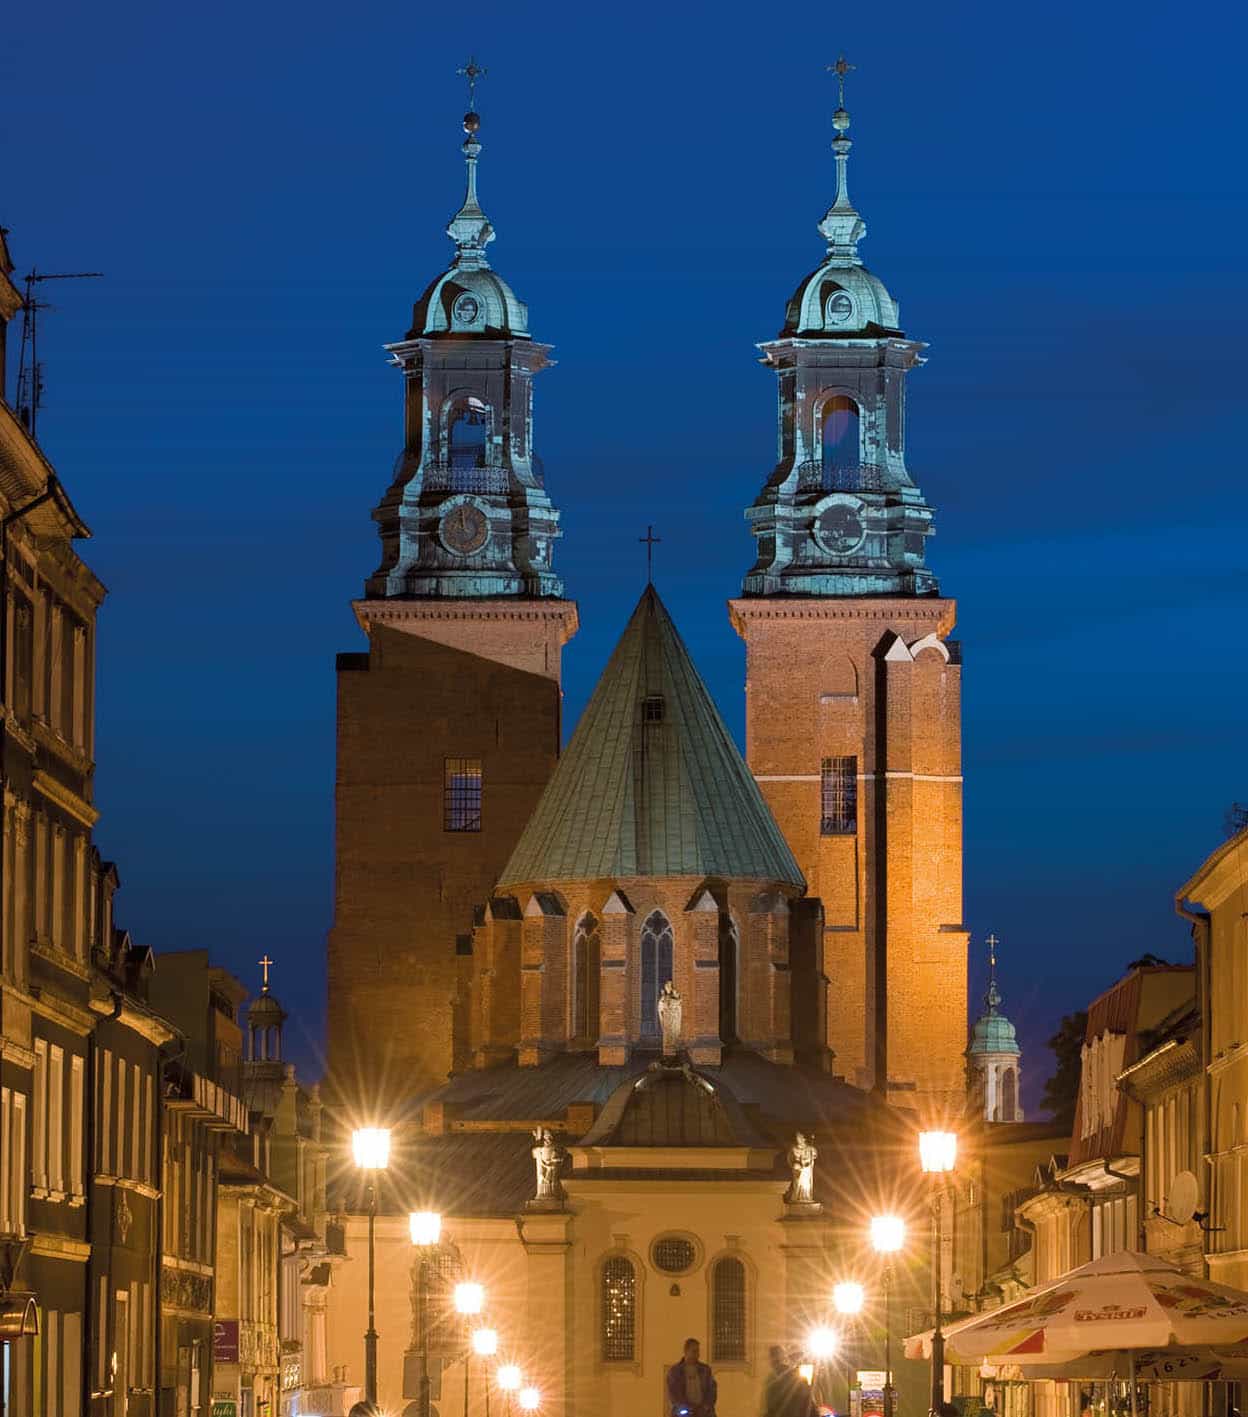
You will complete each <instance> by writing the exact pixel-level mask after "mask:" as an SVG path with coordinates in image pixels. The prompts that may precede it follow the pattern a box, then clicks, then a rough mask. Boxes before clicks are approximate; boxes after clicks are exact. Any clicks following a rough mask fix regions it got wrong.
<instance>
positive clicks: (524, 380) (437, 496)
mask: <svg viewBox="0 0 1248 1417" xmlns="http://www.w3.org/2000/svg"><path fill="white" fill-rule="evenodd" d="M480 72H481V71H480V70H478V69H477V68H476V66H475V64H472V63H470V64H469V66H468V68H467V70H466V71H465V73H466V74H467V76H468V79H469V82H470V86H471V85H472V84H473V83H474V82H475V79H476V78H477V76H478V75H479V73H480ZM470 98H471V89H470ZM470 108H475V105H472V104H471V103H470ZM479 127H480V120H479V119H478V117H477V114H476V113H475V111H470V112H469V113H467V114H466V115H465V117H464V131H465V133H466V134H467V137H466V139H465V142H464V144H463V152H464V160H465V163H466V165H467V192H466V195H465V197H464V202H463V205H462V207H461V208H460V210H459V211H458V212H457V213H456V215H455V216H454V217H453V218H452V220H451V223H450V225H449V227H448V228H447V232H448V235H449V236H450V237H451V239H452V241H454V243H455V247H456V253H455V256H454V259H453V260H452V262H451V265H450V268H449V269H448V270H446V271H445V272H444V273H443V274H442V275H440V276H439V277H438V278H437V279H436V280H435V281H434V282H433V284H432V285H430V286H429V288H428V289H427V290H426V291H425V293H424V294H423V295H422V296H421V298H420V299H419V300H418V301H417V302H416V305H415V308H414V311H413V319H412V327H411V329H410V330H409V331H408V333H407V335H406V337H405V338H404V339H402V340H401V341H399V342H398V343H397V344H392V345H389V346H387V348H388V349H389V352H390V354H391V356H392V362H393V363H394V364H395V365H396V366H397V367H398V368H399V369H400V370H401V371H402V373H403V382H404V398H405V403H404V409H405V419H404V425H405V436H404V444H403V451H402V452H401V453H400V454H399V457H398V460H397V463H396V466H395V475H394V479H393V481H392V483H391V485H390V488H389V490H388V491H387V492H386V494H385V496H384V497H383V498H382V500H381V503H380V505H379V506H378V507H377V509H376V510H375V512H374V513H373V516H374V518H375V520H376V521H377V523H378V525H379V528H380V535H381V547H382V556H381V563H380V565H379V566H378V568H377V570H376V571H375V572H374V573H373V574H372V576H370V577H369V579H368V581H367V584H366V586H365V594H364V598H363V599H362V600H358V601H356V602H354V604H353V607H352V608H353V609H354V611H355V615H356V618H357V620H358V621H359V624H360V627H361V629H363V631H364V632H365V634H366V635H367V636H368V650H367V651H366V652H365V653H362V654H344V655H340V656H339V658H338V760H337V780H336V791H335V811H336V823H337V831H336V842H335V856H336V859H335V866H336V870H335V893H334V924H333V928H332V930H331V932H330V936H329V1009H328V1018H329V1073H330V1078H331V1081H332V1083H333V1085H334V1088H335V1090H336V1094H337V1097H338V1098H339V1100H340V1101H341V1102H343V1103H345V1104H348V1105H350V1104H352V1103H356V1104H360V1103H361V1102H363V1101H365V1100H366V1101H367V1103H368V1105H369V1106H370V1107H371V1108H379V1107H384V1106H385V1105H386V1104H387V1102H389V1101H390V1100H391V1099H393V1098H394V1097H396V1096H398V1095H411V1094H412V1093H415V1092H419V1091H420V1090H422V1089H423V1088H427V1087H430V1086H436V1085H438V1084H439V1083H441V1082H443V1081H444V1080H445V1078H446V1076H447V1074H448V1073H449V1072H450V1071H451V1069H452V1068H453V1067H454V1066H455V1065H456V1062H457V1059H456V1057H455V1055H454V1044H453V1022H454V1016H455V1014H456V1012H457V1011H458V1012H459V1013H460V1014H462V1013H463V1011H464V1010H466V1008H467V987H468V983H469V979H470V967H471V958H470V953H471V940H472V929H473V909H474V907H475V906H476V905H477V903H478V902H480V901H482V900H486V899H488V898H489V895H490V888H491V887H492V885H493V883H494V881H495V879H496V878H497V876H498V874H499V872H500V870H501V869H502V867H503V865H504V864H505V863H506V861H507V858H508V857H509V856H510V854H511V851H512V849H513V847H514V846H515V844H516V841H517V839H518V838H519V836H520V832H521V830H522V829H523V827H524V824H525V822H526V821H527V820H528V818H529V815H530V814H531V812H532V810H533V807H534V806H535V804H536V802H537V799H538V797H539V796H540V795H541V791H542V789H543V787H544V786H545V784H546V781H547V779H548V778H549V776H550V773H551V771H552V770H553V768H554V765H555V761H556V758H557V756H558V752H559V734H560V726H559V709H560V687H559V679H560V657H561V651H562V648H563V645H564V644H565V643H566V642H567V640H568V639H569V638H570V637H571V636H572V635H573V634H574V633H575V631H576V626H577V618H576V606H575V605H574V604H573V603H572V602H571V601H568V600H565V599H564V598H563V586H562V583H561V581H560V580H559V579H558V577H557V576H556V575H555V574H554V572H553V570H552V569H551V553H552V548H553V545H554V541H555V539H556V537H557V536H558V535H559V513H558V511H557V510H556V508H555V507H554V505H553V504H552V502H551V500H550V498H549V497H548V496H547V494H546V491H545V488H544V486H543V476H542V465H541V461H540V459H539V458H538V457H537V456H536V454H535V453H534V451H533V406H532V390H533V377H534V375H535V374H537V373H538V372H539V371H540V370H542V369H544V368H545V367H546V365H547V364H548V363H549V360H548V358H547V356H548V353H549V346H548V345H543V344H538V343H536V342H535V341H534V340H533V339H532V338H531V337H530V335H529V328H528V311H527V309H526V308H525V306H524V305H523V304H522V303H521V302H520V301H519V300H518V299H517V298H516V296H515V294H514V292H513V291H512V290H511V288H510V286H509V285H508V284H507V282H506V281H504V280H503V279H502V278H501V276H499V275H498V274H497V272H495V271H493V270H492V269H491V268H490V263H489V261H488V260H487V258H486V246H487V244H488V243H489V242H491V241H493V239H494V228H493V227H492V226H491V225H490V223H489V221H488V220H487V219H486V217H485V214H484V212H483V211H482V209H481V206H480V204H479V202H478V198H477V161H478V158H479V156H480V153H481V144H480V142H479V141H478V137H477V134H478V129H479Z"/></svg>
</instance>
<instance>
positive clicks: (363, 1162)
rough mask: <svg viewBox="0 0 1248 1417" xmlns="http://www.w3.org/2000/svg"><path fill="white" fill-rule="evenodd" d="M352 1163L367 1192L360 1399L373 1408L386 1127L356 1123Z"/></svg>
mask: <svg viewBox="0 0 1248 1417" xmlns="http://www.w3.org/2000/svg"><path fill="white" fill-rule="evenodd" d="M351 1150H352V1151H353V1152H354V1154H355V1164H356V1165H357V1166H358V1167H359V1168H360V1170H361V1171H363V1172H364V1185H365V1189H366V1191H367V1194H368V1331H367V1332H366V1333H365V1335H364V1401H365V1402H367V1403H368V1405H369V1406H370V1407H371V1408H372V1409H373V1410H374V1411H376V1410H377V1321H376V1314H375V1312H374V1299H375V1288H376V1229H377V1172H378V1171H384V1170H385V1169H386V1167H387V1166H388V1165H389V1164H390V1130H389V1128H388V1127H360V1128H358V1129H357V1130H356V1131H354V1132H352V1134H351Z"/></svg>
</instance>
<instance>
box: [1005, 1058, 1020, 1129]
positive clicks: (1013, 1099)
mask: <svg viewBox="0 0 1248 1417" xmlns="http://www.w3.org/2000/svg"><path fill="white" fill-rule="evenodd" d="M1017 1116H1018V1074H1017V1073H1016V1072H1015V1071H1014V1069H1013V1068H1006V1069H1005V1071H1004V1072H1003V1073H1002V1074H1001V1120H1002V1121H1003V1122H1013V1121H1015V1120H1016V1118H1017Z"/></svg>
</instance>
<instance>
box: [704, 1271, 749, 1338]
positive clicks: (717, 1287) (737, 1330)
mask: <svg viewBox="0 0 1248 1417" xmlns="http://www.w3.org/2000/svg"><path fill="white" fill-rule="evenodd" d="M744 1361H745V1262H744V1260H739V1259H737V1257H736V1256H735V1255H724V1256H723V1257H722V1258H721V1259H718V1260H716V1261H715V1263H714V1264H713V1265H712V1266H711V1362H712V1363H743V1362H744Z"/></svg>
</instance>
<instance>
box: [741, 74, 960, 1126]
mask: <svg viewBox="0 0 1248 1417" xmlns="http://www.w3.org/2000/svg"><path fill="white" fill-rule="evenodd" d="M848 67H849V66H847V65H845V64H844V61H840V63H839V64H838V66H837V71H838V77H839V78H840V79H841V81H842V102H841V106H840V107H838V108H837V110H836V113H835V115H834V117H833V120H832V121H833V126H834V128H835V129H836V137H835V139H834V141H833V143H832V150H833V152H834V153H835V156H836V170H837V187H836V200H835V202H834V203H833V204H832V207H831V208H830V210H829V211H828V212H827V214H826V215H825V217H824V218H823V220H822V221H821V222H820V224H819V231H820V233H821V234H822V236H823V237H824V240H825V241H826V242H827V254H826V256H825V257H824V259H823V261H822V263H821V264H820V265H819V266H818V268H817V269H816V270H815V271H813V272H812V273H811V274H810V275H809V276H807V277H806V279H805V280H803V281H802V283H801V284H800V285H799V286H798V288H797V290H796V292H795V293H794V295H793V297H792V299H791V300H790V301H789V303H788V307H787V309H786V311H785V320H784V327H783V329H782V330H781V331H780V333H779V335H778V336H777V337H776V338H775V339H773V340H769V341H767V342H766V343H764V344H762V345H761V346H760V348H761V349H762V351H763V363H764V364H766V365H768V366H769V367H770V368H771V369H772V370H773V371H774V373H775V375H776V377H777V379H778V381H779V428H778V439H777V442H778V453H779V457H778V461H777V463H776V467H775V471H774V472H773V473H772V474H771V476H770V477H769V478H768V480H767V482H766V484H765V486H764V487H763V489H762V491H761V492H760V494H759V496H758V498H757V499H756V501H755V502H754V504H753V506H752V507H750V509H749V510H748V511H747V513H746V516H747V518H748V520H749V522H750V526H751V529H752V531H753V533H754V536H755V537H756V538H757V541H758V559H757V560H756V561H755V563H754V566H753V567H752V568H751V570H750V572H749V574H748V575H747V576H746V577H745V584H744V587H743V593H742V598H741V599H739V600H734V601H732V602H731V616H732V623H733V626H734V627H735V629H736V630H737V632H738V633H739V634H740V635H741V636H742V638H743V639H744V640H745V643H746V758H747V761H748V763H749V766H750V768H751V770H752V772H753V773H754V776H755V778H756V780H757V781H758V784H759V786H760V787H761V788H762V791H763V795H764V797H765V798H766V800H767V803H768V805H769V806H770V807H771V810H772V812H773V813H774V814H775V817H776V820H777V821H778V822H779V824H780V827H781V830H782V831H783V832H784V834H785V836H786V838H787V839H788V842H789V845H790V847H791V848H792V850H793V853H794V855H795V856H796V857H797V860H798V863H799V865H800V866H801V869H802V872H803V874H804V875H805V877H806V881H807V885H808V890H809V896H808V901H809V904H808V907H807V909H808V912H809V918H808V919H807V922H806V926H807V929H808V931H809V934H810V945H809V948H810V949H811V951H812V952H813V956H814V962H815V965H816V967H817V966H818V963H819V960H820V958H821V959H822V966H823V969H824V972H825V973H826V975H827V977H828V980H829V983H830V988H829V990H828V1014H827V1043H828V1046H829V1047H830V1048H831V1049H832V1050H833V1051H834V1053H835V1058H834V1061H833V1069H834V1071H835V1072H837V1073H839V1074H842V1075H843V1076H845V1077H846V1078H847V1079H848V1080H849V1081H850V1082H853V1083H857V1084H859V1085H862V1086H869V1087H874V1088H876V1089H877V1090H878V1091H880V1092H881V1093H883V1094H885V1095H887V1096H888V1097H889V1098H890V1099H891V1100H892V1101H894V1102H897V1103H899V1104H901V1105H904V1106H910V1107H918V1108H919V1109H921V1110H926V1111H928V1112H932V1111H937V1110H939V1109H940V1108H942V1107H944V1106H946V1105H952V1104H954V1103H955V1102H958V1101H960V1099H961V1097H962V1094H963V1091H964V1059H963V1053H964V1049H965V1046H966V1044H965V1040H966V951H967V931H966V929H965V927H964V926H963V924H962V764H961V744H960V740H961V728H960V717H961V712H960V702H959V700H960V687H961V685H960V681H961V670H960V666H959V654H958V646H957V644H956V643H955V642H954V641H952V640H950V639H949V635H950V633H951V632H952V630H953V626H954V617H955V606H954V602H953V601H952V600H947V599H944V598H942V597H941V595H940V594H939V590H938V587H937V584H936V578H935V576H934V575H933V573H932V572H931V571H930V570H929V569H928V567H927V564H926V561H925V545H926V541H927V538H928V537H929V536H930V535H931V533H932V512H931V508H930V507H929V506H928V505H927V503H926V502H925V501H924V498H923V494H922V492H921V491H920V490H919V488H918V487H917V486H916V485H915V483H914V481H913V480H912V478H911V476H910V473H909V472H908V471H907V468H906V458H905V389H906V377H907V375H908V374H909V372H910V371H911V370H912V369H914V368H915V367H916V366H918V365H919V364H921V363H922V350H923V345H921V344H920V343H918V342H917V341H915V340H911V339H907V338H906V336H905V335H904V334H903V333H902V331H901V328H900V322H899V317H898V312H897V305H896V303H895V302H894V301H893V299H892V297H891V296H890V295H889V293H888V291H887V290H886V289H885V287H884V285H883V283H882V282H881V281H880V280H879V279H878V278H877V277H876V276H873V275H872V274H871V273H870V272H869V271H868V270H867V269H866V268H865V267H864V266H863V264H862V261H861V259H860V257H859V255H858V243H859V241H860V240H861V239H862V237H863V236H864V235H865V232H866V227H865V225H864V223H863V220H862V218H861V217H860V216H859V214H858V212H857V211H856V210H855V208H854V206H853V203H852V202H851V201H850V198H849V189H848V183H847V167H848V161H849V150H850V146H851V144H850V140H849V138H848V137H846V133H847V131H848V129H849V114H848V113H847V112H846V111H845V108H844V92H843V80H844V75H845V72H846V70H847V69H848Z"/></svg>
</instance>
